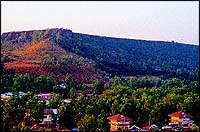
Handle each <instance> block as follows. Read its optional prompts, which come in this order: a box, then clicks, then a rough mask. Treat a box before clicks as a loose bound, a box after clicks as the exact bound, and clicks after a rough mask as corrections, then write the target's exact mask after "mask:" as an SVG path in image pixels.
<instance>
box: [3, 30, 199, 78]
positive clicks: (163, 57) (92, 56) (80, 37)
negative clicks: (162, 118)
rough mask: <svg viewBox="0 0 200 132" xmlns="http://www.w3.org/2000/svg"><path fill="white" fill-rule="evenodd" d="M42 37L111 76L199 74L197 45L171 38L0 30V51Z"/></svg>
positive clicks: (188, 76)
mask: <svg viewBox="0 0 200 132" xmlns="http://www.w3.org/2000/svg"><path fill="white" fill-rule="evenodd" d="M44 39H45V40H48V41H51V42H52V43H53V44H54V45H57V46H59V47H62V48H63V49H64V50H66V51H67V52H70V53H73V54H76V55H79V56H82V57H84V58H87V59H89V60H92V61H94V62H95V67H96V68H98V69H101V70H102V71H105V72H106V73H108V74H110V75H120V76H130V75H156V76H158V75H161V76H164V77H172V76H173V77H175V76H176V77H179V78H185V79H190V80H196V79H198V76H199V75H198V74H199V68H198V66H199V46H197V45H189V44H182V43H177V42H173V41H172V42H164V41H146V40H136V39H122V38H111V37H101V36H94V35H87V34H81V33H73V32H72V31H71V30H68V29H57V28H55V29H47V30H34V31H23V32H9V33H3V34H2V35H1V41H2V51H3V52H5V51H6V50H14V49H15V50H19V49H20V47H23V45H28V44H31V43H36V42H39V41H41V40H44ZM5 49H6V50H5Z"/></svg>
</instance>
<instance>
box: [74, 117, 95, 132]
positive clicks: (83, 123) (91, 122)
mask: <svg viewBox="0 0 200 132" xmlns="http://www.w3.org/2000/svg"><path fill="white" fill-rule="evenodd" d="M77 126H78V130H79V131H87V132H89V131H95V130H96V120H95V116H94V115H87V114H86V115H85V116H84V117H83V118H82V119H81V120H80V121H78V122H77Z"/></svg>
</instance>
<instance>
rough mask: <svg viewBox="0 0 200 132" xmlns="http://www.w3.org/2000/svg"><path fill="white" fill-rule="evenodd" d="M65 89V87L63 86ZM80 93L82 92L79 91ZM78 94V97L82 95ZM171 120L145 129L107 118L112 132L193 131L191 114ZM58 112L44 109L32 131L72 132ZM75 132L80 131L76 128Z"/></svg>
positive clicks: (127, 120) (3, 96)
mask: <svg viewBox="0 0 200 132" xmlns="http://www.w3.org/2000/svg"><path fill="white" fill-rule="evenodd" d="M63 87H64V86H63ZM79 92H80V91H79ZM79 92H78V93H76V94H77V96H79V95H80V94H81V92H80V93H79ZM25 94H26V93H24V92H21V91H20V92H19V97H22V96H24V95H25ZM91 94H92V93H90V91H89V92H88V96H91ZM11 96H15V94H13V93H12V92H8V93H4V94H1V99H2V100H7V99H9V98H10V97H11ZM34 96H35V97H36V98H38V99H39V100H40V101H41V102H45V104H46V106H47V105H48V104H49V100H50V99H51V98H52V96H53V94H52V93H42V94H35V95H34ZM62 101H63V102H64V103H71V102H72V99H63V100H62ZM30 112H31V110H30V109H27V110H26V115H29V116H30ZM168 116H169V117H170V118H171V119H170V123H169V124H167V125H165V126H162V127H159V126H157V125H155V124H151V125H148V126H144V127H141V128H140V127H138V126H136V125H131V121H132V119H130V118H129V117H127V116H124V115H122V114H116V115H113V116H110V117H107V119H108V120H109V124H110V131H117V130H119V128H121V129H126V128H127V129H129V130H131V131H191V130H192V129H191V127H192V124H193V122H194V121H193V120H192V116H191V115H190V114H187V113H184V112H182V111H178V112H175V113H172V114H169V115H168ZM58 120H59V118H58V110H57V109H49V108H47V107H46V108H45V109H44V116H43V119H41V122H40V123H38V124H34V125H32V126H30V129H31V130H33V131H40V130H41V129H44V128H45V130H49V131H70V130H68V129H66V128H63V127H61V126H60V125H59V124H58V123H57V122H58ZM75 131H78V129H77V128H76V130H75Z"/></svg>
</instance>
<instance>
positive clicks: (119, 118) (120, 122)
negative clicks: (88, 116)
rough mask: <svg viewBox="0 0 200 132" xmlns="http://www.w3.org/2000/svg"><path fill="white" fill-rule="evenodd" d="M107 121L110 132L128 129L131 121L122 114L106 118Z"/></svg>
mask: <svg viewBox="0 0 200 132" xmlns="http://www.w3.org/2000/svg"><path fill="white" fill-rule="evenodd" d="M107 119H108V120H110V122H109V124H110V131H117V130H118V129H119V128H122V129H123V128H130V122H131V121H132V119H130V118H129V117H126V116H124V115H122V114H116V115H113V116H110V117H107Z"/></svg>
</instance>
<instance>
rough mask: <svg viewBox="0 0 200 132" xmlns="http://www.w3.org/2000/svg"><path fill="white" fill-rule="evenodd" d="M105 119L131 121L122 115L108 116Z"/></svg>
mask: <svg viewBox="0 0 200 132" xmlns="http://www.w3.org/2000/svg"><path fill="white" fill-rule="evenodd" d="M107 119H109V120H114V121H118V122H119V121H132V119H131V118H129V117H127V116H124V115H122V114H116V115H113V116H110V117H107Z"/></svg>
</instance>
